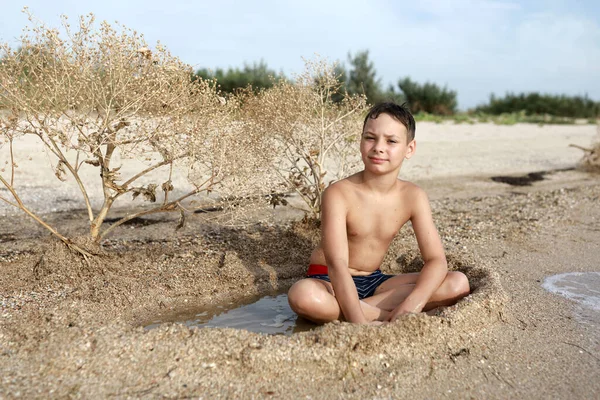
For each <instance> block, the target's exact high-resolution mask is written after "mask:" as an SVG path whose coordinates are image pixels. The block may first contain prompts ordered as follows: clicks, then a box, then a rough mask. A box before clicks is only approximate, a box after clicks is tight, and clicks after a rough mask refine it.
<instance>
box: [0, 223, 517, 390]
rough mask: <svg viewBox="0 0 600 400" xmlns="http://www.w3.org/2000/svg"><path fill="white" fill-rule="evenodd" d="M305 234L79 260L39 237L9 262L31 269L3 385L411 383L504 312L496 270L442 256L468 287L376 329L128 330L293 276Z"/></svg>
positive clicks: (9, 323)
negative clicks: (168, 312) (430, 312)
mask: <svg viewBox="0 0 600 400" xmlns="http://www.w3.org/2000/svg"><path fill="white" fill-rule="evenodd" d="M276 238H277V240H275V239H276ZM315 240H318V231H317V230H316V229H315V227H310V226H307V225H306V224H295V225H293V226H291V227H287V228H268V229H267V228H265V229H258V230H256V231H254V232H242V231H235V230H218V231H210V232H205V235H204V236H203V238H199V239H198V238H197V239H190V241H189V242H185V241H178V242H177V243H169V242H162V243H161V242H159V243H154V244H147V245H146V246H144V248H143V249H139V248H136V247H133V248H131V249H127V246H126V244H122V249H121V250H119V251H118V252H117V254H115V252H114V250H113V252H107V251H102V250H100V251H99V252H98V254H99V255H98V257H97V258H96V259H95V260H94V261H93V262H92V263H91V264H87V263H85V262H84V261H83V260H82V259H81V257H80V256H78V255H76V254H73V253H72V252H70V251H68V250H66V248H65V247H64V246H62V245H60V244H52V245H49V246H48V247H46V251H45V252H43V253H42V254H43V256H40V255H39V253H38V254H30V255H27V256H25V257H23V260H22V263H21V265H28V266H32V267H31V269H30V268H27V269H25V270H24V271H23V270H22V271H20V275H21V276H24V278H23V280H22V281H21V283H20V288H19V290H20V291H21V293H23V291H24V290H25V291H26V292H27V293H29V296H25V297H23V298H21V300H19V297H18V295H16V294H15V292H16V290H15V291H13V293H12V295H9V296H5V297H4V300H3V302H4V303H7V302H9V301H12V302H13V303H11V304H15V307H13V309H12V311H11V312H12V316H11V317H10V318H5V319H3V320H2V325H0V326H1V327H2V331H1V332H2V337H1V338H0V343H1V344H2V351H3V352H4V354H8V357H3V358H2V359H3V360H4V361H0V362H1V363H2V364H4V362H9V363H10V365H11V368H10V372H9V373H8V375H7V378H6V380H5V382H7V385H8V386H6V388H7V390H8V391H9V392H10V390H11V389H10V388H11V387H13V388H15V390H16V388H19V390H21V393H25V392H26V391H27V390H26V389H25V392H23V388H27V387H31V388H35V390H36V391H37V390H42V391H43V392H46V393H53V395H54V396H68V395H69V393H75V392H76V393H79V394H80V395H83V396H85V397H96V396H101V397H105V396H110V395H120V396H125V395H130V396H141V395H145V394H150V393H152V391H153V390H154V389H155V388H157V387H158V386H159V385H160V387H161V389H160V391H161V393H162V394H163V395H173V396H185V395H186V393H187V394H192V393H199V392H202V393H204V394H206V395H210V394H211V393H212V394H215V395H216V394H221V395H223V394H224V393H226V394H228V395H230V396H236V395H242V394H243V395H247V392H246V390H247V388H248V387H255V388H256V387H258V388H259V389H258V390H262V389H260V387H261V384H260V383H261V382H264V390H263V392H259V395H264V394H268V392H269V391H273V390H276V391H277V392H278V393H282V392H285V390H286V389H284V388H285V386H286V382H288V380H286V379H283V380H281V379H276V377H278V376H294V377H295V383H294V385H300V386H299V387H302V389H303V392H304V393H313V394H314V395H315V396H317V395H318V394H319V392H320V385H321V384H323V382H325V381H327V382H331V380H332V378H335V379H333V382H334V383H333V385H334V386H340V385H344V387H345V389H344V390H347V387H346V385H347V384H348V380H351V378H353V377H356V376H358V375H360V376H361V377H365V379H367V381H369V380H370V379H381V374H382V371H383V373H384V374H385V375H386V376H387V377H389V378H390V379H392V378H394V377H396V378H397V376H398V375H400V374H403V378H402V379H403V380H408V381H416V380H420V379H423V378H424V377H426V376H427V374H428V373H429V372H428V371H429V368H430V366H429V364H428V363H418V367H415V365H414V363H413V361H415V360H427V359H430V358H431V359H433V358H432V357H443V358H448V357H459V356H460V355H461V354H463V353H464V352H465V351H468V350H465V349H468V342H469V341H470V340H471V338H472V337H473V335H476V333H477V331H478V330H480V329H482V328H484V327H485V326H488V325H490V324H493V323H494V322H496V321H498V320H499V319H501V318H502V313H503V304H504V302H505V295H504V291H503V290H502V288H501V286H500V283H499V279H498V277H497V275H496V274H495V272H493V271H492V270H491V269H490V268H489V267H488V266H486V265H484V264H483V263H482V262H481V261H477V260H472V259H467V258H466V257H465V256H462V255H458V256H453V255H452V254H450V255H449V256H448V259H449V264H450V268H451V269H454V270H460V271H463V272H464V273H465V274H467V276H468V277H469V281H470V283H471V286H472V290H473V291H472V294H471V295H470V296H468V297H467V298H465V299H463V300H461V301H460V302H459V303H458V304H456V305H455V306H452V307H448V308H445V309H442V310H439V312H438V314H437V315H436V316H427V315H424V314H423V315H422V314H419V315H411V316H406V317H404V318H401V319H400V320H399V321H397V322H396V323H394V324H389V325H386V326H382V327H370V326H357V325H352V324H348V323H332V324H327V325H325V326H323V327H321V328H317V329H316V330H314V331H311V332H304V333H299V334H295V335H293V336H290V337H283V336H267V335H262V334H256V333H251V332H247V331H243V330H234V329H210V328H209V329H190V328H187V327H185V326H183V325H179V324H165V325H164V326H161V327H159V328H157V329H153V330H151V331H148V332H146V331H144V330H143V329H142V328H140V327H139V326H138V324H139V322H140V321H141V320H143V319H144V317H145V316H150V315H152V314H154V313H157V312H159V311H160V310H161V309H164V308H168V307H175V306H183V305H185V304H186V303H185V302H186V301H187V300H189V302H188V303H187V304H188V305H189V304H191V303H192V302H193V303H195V305H199V304H207V303H213V304H214V303H215V302H219V301H223V300H224V299H225V298H227V299H231V298H235V297H242V296H245V295H248V294H256V293H261V292H266V291H269V290H272V289H273V288H274V287H278V288H285V287H288V286H289V285H290V284H291V283H292V282H293V281H295V280H296V279H299V278H300V277H301V276H302V275H303V273H304V269H305V265H304V260H305V258H306V254H307V251H308V249H310V248H312V246H314V243H315ZM293 249H296V250H293ZM419 263H420V260H419V258H418V257H417V256H416V253H415V252H414V251H410V250H409V251H407V252H406V253H404V255H403V256H402V257H400V258H399V259H398V261H396V263H395V266H394V269H396V270H397V271H400V270H402V271H406V272H408V271H410V270H413V269H416V268H419ZM14 275H16V274H13V275H12V276H14ZM13 284H14V281H13ZM15 289H17V288H16V287H15ZM5 293H6V292H5ZM32 293H33V294H34V295H32ZM4 303H3V304H4ZM7 304H8V303H7ZM0 365H1V364H0ZM2 369H3V370H6V371H8V370H9V369H7V368H4V367H2ZM390 374H391V375H390ZM273 377H275V378H274V379H275V380H273V379H272V378H273ZM369 377H371V378H369ZM26 380H27V384H25V381H26ZM353 384H354V383H353ZM257 385H258V386H257ZM340 389H341V386H340ZM288 390H289V389H288ZM260 393H262V394H260ZM332 393H333V392H332ZM29 394H32V395H33V393H29Z"/></svg>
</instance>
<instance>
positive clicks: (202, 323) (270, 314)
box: [144, 293, 318, 335]
mask: <svg viewBox="0 0 600 400" xmlns="http://www.w3.org/2000/svg"><path fill="white" fill-rule="evenodd" d="M166 322H175V323H181V324H185V325H187V326H189V327H197V328H235V329H245V330H248V331H251V332H257V333H266V334H269V335H291V334H293V333H297V332H303V331H308V330H311V329H313V328H315V327H317V326H318V325H315V324H313V323H311V322H309V321H306V320H304V319H302V318H298V316H297V315H296V313H294V312H293V311H292V309H291V308H290V306H289V304H288V301H287V294H285V293H284V294H276V295H272V296H264V297H254V298H251V299H249V300H248V301H246V302H244V303H242V304H239V303H238V304H236V303H228V304H225V305H219V306H216V307H211V308H208V307H207V308H203V309H200V310H194V311H186V312H183V313H181V312H180V313H177V314H174V315H171V316H164V317H161V318H160V319H158V320H155V321H153V322H152V324H150V325H147V326H145V327H144V329H146V330H148V329H153V328H156V327H158V326H160V325H161V324H162V323H166Z"/></svg>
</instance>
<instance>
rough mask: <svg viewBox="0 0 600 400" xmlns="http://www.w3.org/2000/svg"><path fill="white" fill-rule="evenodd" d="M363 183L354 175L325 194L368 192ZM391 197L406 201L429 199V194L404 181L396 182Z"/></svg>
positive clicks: (336, 183) (336, 184) (337, 194)
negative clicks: (398, 197)
mask: <svg viewBox="0 0 600 400" xmlns="http://www.w3.org/2000/svg"><path fill="white" fill-rule="evenodd" d="M361 183H362V181H361V177H360V175H359V174H354V175H351V176H348V177H346V178H344V179H341V180H339V181H336V182H334V183H332V184H330V185H329V186H328V187H327V189H325V192H327V193H329V195H330V196H335V197H337V196H344V195H346V194H349V193H358V192H361V191H363V190H366V188H364V187H363V185H361ZM391 195H392V196H400V198H401V199H402V200H405V201H406V200H420V199H427V194H426V193H425V191H424V190H423V189H422V188H421V187H420V186H418V185H416V184H414V183H412V182H410V181H405V180H402V179H397V180H396V185H395V188H394V192H392V193H391Z"/></svg>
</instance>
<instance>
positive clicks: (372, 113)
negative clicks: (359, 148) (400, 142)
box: [363, 102, 416, 143]
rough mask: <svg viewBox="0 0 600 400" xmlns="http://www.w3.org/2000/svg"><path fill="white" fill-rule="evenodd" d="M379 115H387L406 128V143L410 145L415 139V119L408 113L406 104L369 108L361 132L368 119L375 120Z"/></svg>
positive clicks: (383, 104)
mask: <svg viewBox="0 0 600 400" xmlns="http://www.w3.org/2000/svg"><path fill="white" fill-rule="evenodd" d="M380 114H387V115H389V116H391V117H392V118H394V119H396V120H397V121H398V122H400V123H401V124H402V125H404V126H405V127H406V132H407V134H406V143H410V142H411V141H412V140H413V139H414V138H415V131H416V123H415V118H414V117H413V116H412V114H411V113H410V111H408V108H407V107H406V103H404V104H402V105H398V104H396V103H392V102H384V103H379V104H375V105H374V106H373V107H371V109H370V110H369V113H368V114H367V116H366V117H365V122H364V123H363V132H364V130H365V126H366V125H367V122H368V121H369V119H375V118H377V117H379V115H380Z"/></svg>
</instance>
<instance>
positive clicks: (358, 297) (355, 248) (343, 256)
mask: <svg viewBox="0 0 600 400" xmlns="http://www.w3.org/2000/svg"><path fill="white" fill-rule="evenodd" d="M414 137H415V120H414V118H413V116H412V115H411V114H410V112H409V111H408V110H407V109H406V108H405V107H404V105H402V106H399V105H397V104H394V103H381V104H377V105H375V106H374V107H373V108H372V109H371V110H370V111H369V113H368V114H367V116H366V118H365V121H364V124H363V132H362V136H361V140H360V153H361V156H362V161H363V163H364V165H365V167H364V170H363V171H361V172H358V173H356V174H354V175H352V176H350V177H347V178H345V179H343V180H341V181H338V182H336V183H334V184H332V185H330V186H329V187H328V188H327V189H326V190H325V191H324V193H323V198H322V203H321V233H322V237H321V244H320V246H319V247H318V248H317V249H315V250H314V251H313V253H312V255H311V257H310V267H309V269H308V274H307V278H306V279H302V280H300V281H298V282H296V283H295V284H294V285H293V286H292V287H291V288H290V290H289V293H288V301H289V303H290V306H291V308H292V310H294V312H296V313H297V314H298V315H300V316H302V317H304V318H306V319H309V320H311V321H314V322H317V323H326V322H330V321H333V320H336V319H345V320H346V321H349V322H353V323H359V324H367V323H371V324H375V325H377V324H381V323H382V322H385V321H389V322H392V321H394V320H395V319H396V318H398V316H400V315H402V314H407V313H418V312H421V311H427V310H431V309H433V308H436V307H438V306H445V305H451V304H454V303H455V302H457V301H458V300H459V299H461V298H462V297H464V296H466V295H468V294H469V291H470V288H469V281H468V279H467V277H466V276H465V275H464V274H463V273H461V272H456V271H452V272H448V266H447V262H446V256H445V254H444V249H443V247H442V242H441V240H440V237H439V235H438V232H437V230H436V228H435V225H434V223H433V218H432V215H431V209H430V206H429V200H428V198H427V195H426V194H425V192H424V191H423V190H422V189H421V188H419V187H418V186H416V185H414V184H412V183H410V182H406V181H403V180H400V179H398V174H399V172H400V167H401V166H402V161H404V159H405V158H406V159H408V158H410V157H412V156H413V154H414V153H415V149H416V142H415V139H414ZM408 220H410V221H411V223H412V227H413V230H414V232H415V236H416V239H417V243H418V245H419V249H420V251H421V256H422V258H423V261H424V265H423V269H422V270H421V272H420V273H412V274H400V275H384V274H382V273H381V271H380V270H379V265H380V264H381V262H382V261H383V258H384V256H385V253H386V251H387V249H388V247H389V245H390V243H391V242H392V239H393V238H394V236H395V235H396V233H397V232H398V231H399V230H400V228H401V227H402V226H403V225H404V224H405V223H406V222H407V221H408Z"/></svg>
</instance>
